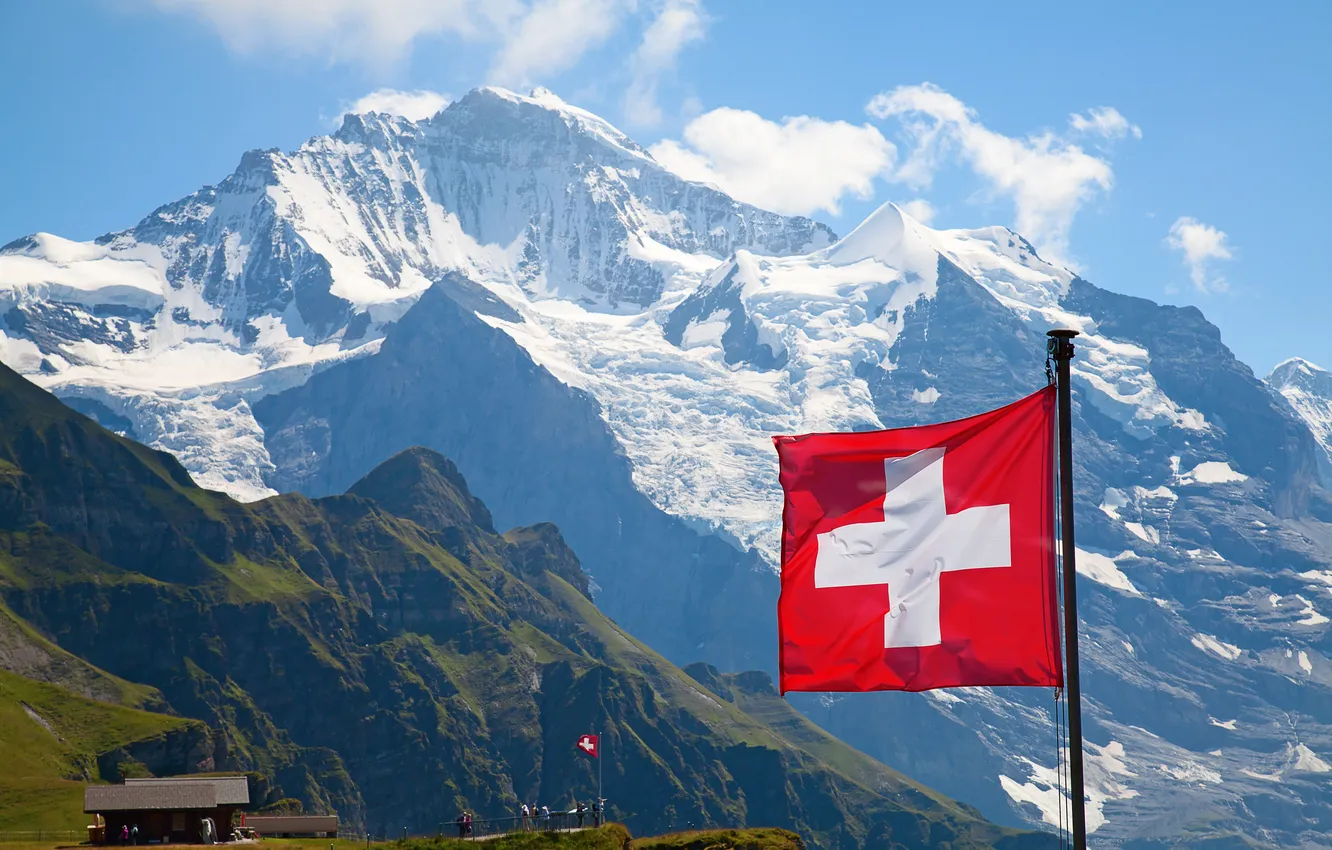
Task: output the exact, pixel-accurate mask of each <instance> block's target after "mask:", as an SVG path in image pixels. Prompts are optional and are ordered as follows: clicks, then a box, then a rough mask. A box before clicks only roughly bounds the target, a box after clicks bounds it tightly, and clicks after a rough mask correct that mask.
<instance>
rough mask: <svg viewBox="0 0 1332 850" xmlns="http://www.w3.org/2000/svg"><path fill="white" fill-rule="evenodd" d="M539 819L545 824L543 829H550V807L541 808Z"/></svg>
mask: <svg viewBox="0 0 1332 850" xmlns="http://www.w3.org/2000/svg"><path fill="white" fill-rule="evenodd" d="M541 819H542V820H543V821H545V822H546V825H545V829H550V806H542V807H541Z"/></svg>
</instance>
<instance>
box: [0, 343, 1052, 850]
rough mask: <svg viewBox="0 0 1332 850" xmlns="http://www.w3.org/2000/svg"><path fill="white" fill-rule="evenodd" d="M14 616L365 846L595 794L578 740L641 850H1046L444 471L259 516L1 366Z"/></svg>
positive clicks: (367, 485)
mask: <svg viewBox="0 0 1332 850" xmlns="http://www.w3.org/2000/svg"><path fill="white" fill-rule="evenodd" d="M0 604H3V605H4V606H6V610H7V612H8V615H7V616H8V620H9V621H10V622H12V623H13V624H15V626H14V628H16V629H17V630H18V632H21V633H22V634H24V635H27V636H28V638H27V643H28V644H30V645H40V646H43V647H46V650H45V651H47V652H48V654H52V655H60V657H61V658H62V659H66V660H68V659H70V658H77V659H81V660H82V662H86V664H85V667H86V666H87V665H92V666H93V667H95V668H96V669H98V670H105V671H108V673H109V675H110V676H113V677H116V678H114V679H107V681H110V682H124V683H128V682H138V683H143V685H144V686H147V687H148V688H151V689H155V690H139V691H135V690H134V687H133V686H130V685H128V684H125V685H124V686H123V687H124V688H129V690H128V691H125V692H124V699H125V701H127V702H131V703H133V701H134V699H136V698H139V697H141V698H142V700H143V701H149V700H151V699H152V698H154V697H155V695H156V694H157V693H160V695H161V696H160V699H161V700H163V701H164V702H165V704H168V705H169V706H170V708H171V709H172V710H174V711H176V712H178V713H180V714H182V715H184V716H187V717H191V718H197V719H198V720H201V721H203V722H205V723H207V724H208V725H209V726H210V727H212V728H214V729H216V730H218V742H217V744H216V756H217V767H218V768H219V769H229V770H231V769H245V770H255V771H259V772H262V773H263V774H265V775H266V776H267V777H268V778H269V780H270V782H271V787H270V788H269V789H268V790H267V791H266V792H265V793H264V795H263V796H264V799H263V800H259V801H257V802H260V803H263V802H265V801H273V800H277V799H282V798H296V799H298V800H300V801H301V802H302V804H303V805H304V806H305V807H306V808H307V809H310V810H324V811H327V810H336V811H338V813H339V814H340V815H342V817H343V820H344V823H347V824H348V825H350V826H352V827H353V828H356V827H358V826H360V825H361V824H365V825H367V826H368V827H369V828H370V829H371V830H372V831H374V832H378V833H380V834H384V833H387V832H389V831H392V832H396V831H397V830H399V829H401V828H402V827H403V826H406V827H408V828H409V829H411V830H413V831H427V830H431V829H433V828H434V826H435V825H436V824H437V823H438V822H440V820H441V819H445V820H447V819H448V818H449V817H451V815H452V813H454V812H456V811H458V810H459V809H462V808H466V809H470V810H473V811H476V812H478V813H480V814H481V815H483V816H489V817H501V816H505V815H511V814H513V813H514V811H515V810H516V808H517V806H518V801H519V800H520V799H522V800H527V801H529V802H530V801H532V800H534V799H535V800H539V801H540V802H543V803H547V804H550V805H551V806H552V808H555V807H560V806H564V805H567V804H569V803H571V802H572V801H573V800H574V799H582V800H584V801H586V800H589V799H590V798H591V796H592V795H593V793H594V792H595V788H596V778H595V773H594V765H593V764H592V763H591V762H589V761H588V760H586V759H581V758H579V757H578V756H577V755H576V754H575V753H574V752H573V742H574V741H575V740H576V738H577V736H578V735H579V734H581V733H584V732H587V731H594V730H595V731H599V732H601V733H602V734H603V736H604V739H603V740H604V745H605V748H606V752H607V758H606V760H605V763H604V765H603V766H604V768H605V774H606V776H605V780H606V787H607V791H608V795H607V796H608V797H610V800H611V815H612V816H613V817H614V818H616V819H619V820H623V821H625V822H626V823H627V824H628V825H629V826H630V828H632V829H634V830H636V831H638V832H640V833H654V832H664V831H667V830H670V829H672V828H679V827H682V826H684V825H686V824H695V825H699V824H701V825H726V826H735V825H742V824H751V825H765V826H782V827H788V828H791V829H794V830H797V831H799V832H800V833H801V834H803V835H804V836H806V837H807V838H808V839H809V840H810V841H811V842H813V843H815V844H817V845H819V846H824V847H838V848H848V850H850V848H860V847H878V846H890V845H892V844H895V843H896V844H907V845H909V846H920V847H949V848H954V850H962V848H971V847H986V846H997V845H1002V846H1014V847H1024V846H1031V847H1039V846H1046V845H1047V844H1048V841H1047V839H1048V836H1041V835H1034V834H1023V833H1018V832H1015V831H1012V830H1006V829H1001V828H998V827H996V826H994V825H992V824H989V823H987V822H985V821H983V820H982V819H980V818H979V817H978V816H976V815H975V813H974V812H972V811H971V810H969V809H967V808H966V807H963V806H960V805H958V804H956V803H954V802H953V801H950V800H947V799H946V798H943V797H940V796H939V795H937V794H934V793H932V792H930V791H929V790H928V789H924V788H922V787H920V786H919V785H917V784H916V783H913V782H911V781H910V780H909V779H907V778H905V777H903V776H901V775H900V774H897V773H896V772H894V771H892V770H890V769H889V768H887V767H885V766H884V765H882V764H879V763H877V762H874V761H873V760H871V759H869V758H867V757H866V756H864V755H862V754H860V753H858V752H856V751H854V750H851V749H850V748H848V747H845V746H844V745H842V744H840V743H838V742H837V741H835V740H833V739H831V738H829V737H828V736H826V735H823V734H822V733H821V732H818V730H817V729H815V728H814V727H813V726H812V725H810V724H809V723H808V722H806V721H804V720H803V718H801V717H800V716H799V715H798V714H796V713H795V712H793V711H791V710H790V709H789V708H788V707H787V706H786V704H785V703H784V702H782V701H781V700H779V699H777V698H776V696H775V694H771V693H770V691H771V684H770V683H767V685H766V688H767V691H765V690H764V683H763V681H762V677H761V675H760V676H759V678H758V679H755V678H754V676H755V675H758V674H744V676H742V677H741V678H731V679H726V682H725V683H723V684H722V685H717V684H715V683H714V684H713V685H709V684H708V683H707V682H704V681H701V680H700V678H699V675H701V674H696V675H695V676H690V675H686V674H685V673H684V672H683V671H681V670H679V669H678V668H675V667H673V666H672V665H670V664H669V663H667V662H666V661H665V660H664V659H662V658H661V657H660V656H658V655H657V654H656V653H654V652H652V651H651V650H650V649H649V648H647V647H646V646H644V645H643V644H641V643H639V642H638V641H636V640H635V639H634V638H633V637H632V636H630V635H629V634H627V633H626V632H625V631H624V630H623V629H621V628H620V627H619V626H618V625H616V624H615V623H613V622H612V621H610V620H609V619H607V618H606V617H605V616H604V615H602V614H601V612H600V611H598V610H597V608H596V607H595V605H594V604H593V603H592V601H591V599H590V598H589V595H588V589H587V577H586V575H585V574H584V573H583V572H582V570H581V568H580V567H579V565H578V561H577V558H576V557H575V556H574V554H573V553H572V552H571V551H570V550H569V548H568V547H567V546H566V545H565V544H564V541H563V539H562V538H561V537H560V534H559V531H558V529H556V528H555V527H554V526H550V525H538V526H534V527H531V528H526V529H515V530H513V531H511V532H509V533H507V534H505V535H499V534H497V533H496V532H495V530H494V529H493V527H492V526H491V520H490V516H489V514H488V512H486V510H485V507H484V505H482V504H481V503H480V502H479V501H478V500H477V499H475V497H473V496H472V495H471V494H470V493H469V492H468V491H467V488H466V483H465V482H464V481H463V480H462V479H461V476H459V475H458V474H457V470H456V469H454V468H453V466H452V464H450V463H449V462H448V461H447V460H445V459H444V458H442V457H440V456H439V455H438V454H435V453H433V452H428V451H423V450H410V451H408V452H404V453H402V454H401V455H399V456H397V457H395V458H392V459H390V460H389V461H387V462H386V463H385V464H384V465H383V466H381V467H380V468H379V469H377V470H375V471H374V472H372V473H371V474H370V475H368V476H367V477H366V478H365V479H364V480H363V481H361V482H359V483H358V484H357V485H356V486H354V487H353V488H352V490H351V491H350V492H349V494H348V495H345V496H338V497H332V498H326V499H320V500H311V499H307V498H304V497H302V496H299V495H286V496H278V497H274V498H271V499H267V500H265V501H263V502H259V503H256V504H252V505H245V504H240V503H237V502H234V501H232V500H230V499H228V498H226V497H225V496H223V495H221V494H218V493H212V492H209V491H206V490H202V489H200V488H197V487H195V486H194V485H193V483H192V482H191V481H190V479H189V476H188V475H186V474H185V472H184V470H183V469H182V468H181V467H180V465H179V464H178V463H176V461H175V460H174V459H172V458H171V457H170V456H168V455H165V454H162V453H158V452H153V451H150V450H148V449H146V448H144V447H142V446H138V445H136V444H134V443H133V442H131V441H128V440H125V439H123V438H120V437H117V436H115V435H113V434H110V433H109V432H106V431H104V430H102V429H101V428H100V427H99V426H97V425H96V424H95V423H93V422H92V421H91V420H88V419H86V418H84V417H82V416H80V415H78V414H76V413H74V412H73V411H70V410H68V409H67V408H65V407H64V406H63V405H61V404H60V403H59V402H58V401H57V400H55V399H54V398H53V397H51V396H49V395H48V394H46V393H45V392H43V391H41V390H40V389H38V388H36V387H33V386H32V385H30V384H28V383H27V382H26V381H23V380H22V378H20V377H19V376H17V375H15V374H14V373H12V372H10V371H9V370H7V369H5V368H4V367H0ZM13 630H14V629H11V631H13ZM0 634H2V633H0ZM42 641H45V643H42ZM2 646H3V639H2V638H0V647H2ZM62 653H63V654H62ZM12 656H13V654H12V653H11V657H12ZM5 658H6V656H5V654H4V653H3V651H0V668H6V667H8V669H15V667H14V665H13V662H12V661H11V662H10V663H8V664H7V663H6V661H5ZM69 663H72V662H69ZM47 667H48V668H50V665H47ZM79 669H80V670H81V671H83V672H86V670H84V668H79ZM89 669H91V668H89ZM710 675H711V676H712V678H713V679H717V680H718V681H721V679H719V678H718V677H719V676H720V674H715V671H714V672H713V674H710ZM745 676H747V677H748V678H745ZM48 677H54V678H57V679H58V678H59V676H58V674H51V673H48ZM702 678H704V679H706V678H708V677H707V676H703V677H702ZM751 679H752V680H753V681H751ZM118 687H120V686H119V685H118ZM737 691H738V692H740V694H739V695H738V696H737V695H736V692H737ZM721 692H725V693H727V694H729V696H724V695H722V693H721ZM136 694H137V695H139V696H138V697H136ZM2 754H3V751H2V750H0V755H2ZM0 808H3V805H0Z"/></svg>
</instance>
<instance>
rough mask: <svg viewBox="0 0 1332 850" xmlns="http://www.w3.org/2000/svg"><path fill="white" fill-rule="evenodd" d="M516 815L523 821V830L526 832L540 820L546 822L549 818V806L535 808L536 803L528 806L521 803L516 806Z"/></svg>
mask: <svg viewBox="0 0 1332 850" xmlns="http://www.w3.org/2000/svg"><path fill="white" fill-rule="evenodd" d="M518 816H519V818H521V820H522V822H523V832H528V831H530V830H531V829H532V828H533V827H534V826H537V825H538V823H539V822H540V821H547V822H548V821H549V820H550V806H541V807H540V808H537V804H536V803H533V804H532V805H530V806H529V805H528V804H527V803H523V804H522V805H521V806H519V807H518Z"/></svg>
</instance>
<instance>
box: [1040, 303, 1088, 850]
mask: <svg viewBox="0 0 1332 850" xmlns="http://www.w3.org/2000/svg"><path fill="white" fill-rule="evenodd" d="M1077 335H1078V332H1077V331H1075V330H1069V329H1064V328H1057V329H1055V330H1052V331H1050V332H1049V333H1048V336H1049V344H1048V349H1047V351H1048V353H1049V356H1050V359H1052V360H1054V362H1055V380H1056V385H1057V387H1058V392H1059V416H1058V418H1059V531H1060V542H1061V544H1062V546H1063V569H1064V576H1063V578H1064V664H1065V685H1066V687H1067V692H1068V738H1069V741H1068V747H1069V749H1068V767H1069V786H1070V787H1069V793H1070V795H1071V796H1072V798H1073V799H1072V809H1073V848H1074V850H1086V847H1087V795H1086V793H1085V790H1084V784H1083V782H1084V780H1083V770H1082V689H1081V687H1080V674H1079V671H1078V570H1077V547H1076V546H1075V545H1074V541H1073V414H1072V410H1073V402H1072V397H1071V396H1072V393H1071V390H1072V387H1070V386H1069V363H1070V361H1072V360H1073V337H1075V336H1077Z"/></svg>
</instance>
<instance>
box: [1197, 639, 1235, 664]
mask: <svg viewBox="0 0 1332 850" xmlns="http://www.w3.org/2000/svg"><path fill="white" fill-rule="evenodd" d="M1190 640H1191V641H1192V643H1193V645H1194V646H1196V647H1198V648H1199V649H1201V650H1204V651H1206V652H1210V653H1212V654H1213V655H1218V656H1220V657H1221V658H1224V659H1226V660H1227V661H1234V660H1235V659H1237V658H1239V657H1240V655H1241V654H1243V652H1244V650H1242V649H1240V648H1239V647H1238V646H1235V645H1234V644H1231V643H1226V642H1225V641H1221V640H1217V639H1216V638H1214V637H1212V636H1211V635H1203V634H1197V635H1194V636H1193V637H1192V638H1190Z"/></svg>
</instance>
